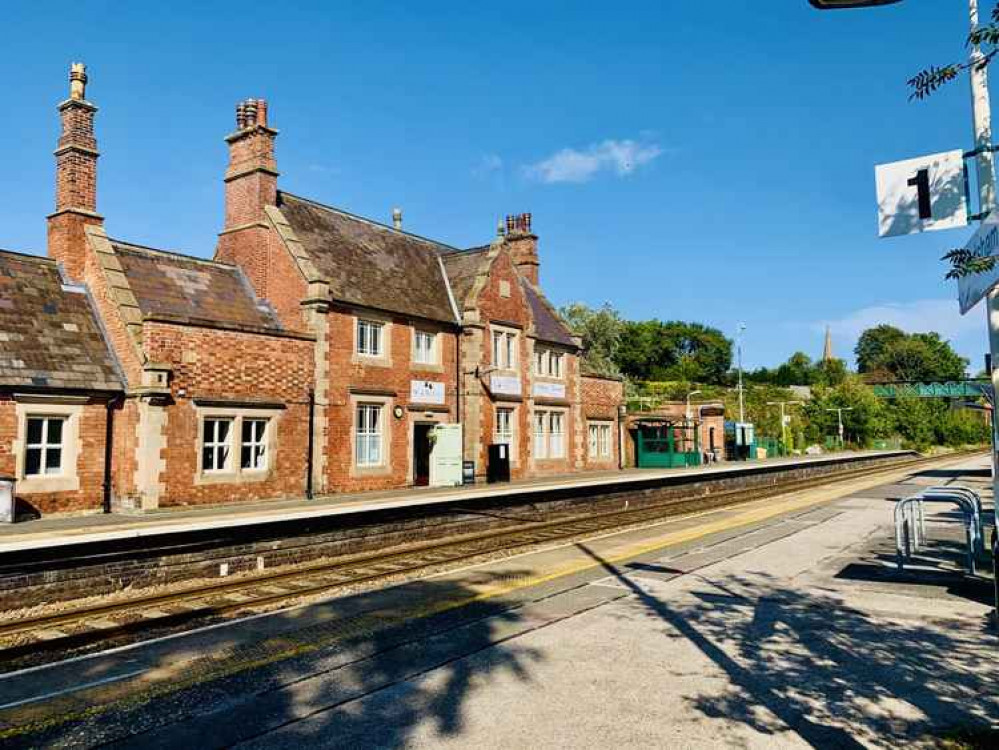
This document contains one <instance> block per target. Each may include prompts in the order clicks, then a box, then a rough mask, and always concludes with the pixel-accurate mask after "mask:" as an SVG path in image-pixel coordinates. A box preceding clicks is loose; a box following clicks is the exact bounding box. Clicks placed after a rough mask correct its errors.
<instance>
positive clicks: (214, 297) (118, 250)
mask: <svg viewBox="0 0 999 750" xmlns="http://www.w3.org/2000/svg"><path fill="white" fill-rule="evenodd" d="M111 244H112V246H113V247H114V250H115V254H116V255H117V256H118V260H119V261H121V265H122V269H123V270H124V273H125V276H126V277H127V279H128V284H129V286H130V287H131V289H132V293H133V294H135V298H136V300H137V301H138V303H139V309H140V310H141V311H142V314H143V315H144V316H146V315H148V316H152V317H160V318H164V319H167V320H173V321H177V322H180V323H193V324H197V325H206V326H220V327H233V328H239V329H245V330H253V331H264V332H267V331H272V332H277V331H282V330H283V329H282V327H281V323H280V321H279V320H278V318H277V316H276V315H275V313H274V311H273V310H272V309H271V308H270V306H269V305H268V304H267V303H266V302H264V301H262V300H260V299H259V298H258V297H257V296H256V294H255V293H254V291H253V288H252V287H251V286H250V284H249V282H248V281H247V280H246V277H245V276H244V275H243V272H242V271H241V270H240V269H239V268H238V267H237V266H233V265H229V264H228V263H220V262H218V261H208V260H201V259H199V258H191V257H188V256H184V255H176V254H174V253H166V252H163V251H160V250H153V249H152V248H148V247H142V246H140V245H132V244H128V243H125V242H120V241H118V240H111Z"/></svg>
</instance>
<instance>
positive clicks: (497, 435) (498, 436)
mask: <svg viewBox="0 0 999 750" xmlns="http://www.w3.org/2000/svg"><path fill="white" fill-rule="evenodd" d="M500 414H503V415H505V420H501V419H500ZM503 421H506V427H507V429H506V430H501V429H500V425H501V422H503ZM516 441H517V408H516V407H514V406H497V407H496V413H495V418H494V424H493V444H494V445H501V444H505V445H509V446H510V452H511V455H512V454H513V453H514V448H515V446H516V444H517V443H516Z"/></svg>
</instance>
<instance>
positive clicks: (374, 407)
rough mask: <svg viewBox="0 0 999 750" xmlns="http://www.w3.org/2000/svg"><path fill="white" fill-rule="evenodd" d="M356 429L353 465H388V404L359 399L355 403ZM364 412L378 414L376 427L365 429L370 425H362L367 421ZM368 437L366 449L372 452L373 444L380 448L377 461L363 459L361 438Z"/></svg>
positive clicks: (376, 466)
mask: <svg viewBox="0 0 999 750" xmlns="http://www.w3.org/2000/svg"><path fill="white" fill-rule="evenodd" d="M353 406H354V429H353V435H352V437H353V440H352V441H351V442H352V443H353V445H352V450H353V454H354V455H353V465H354V466H355V467H357V468H358V469H361V470H370V469H380V468H383V467H385V466H386V463H387V462H386V450H385V409H386V404H384V403H382V402H378V401H364V400H358V401H357V402H356V403H355V404H354V405H353ZM364 413H369V414H372V413H373V414H377V419H376V420H374V421H375V422H377V424H376V425H375V427H376V429H364V431H363V432H362V427H364V428H368V427H369V425H362V422H364V421H366V420H365V419H364V417H363V416H362V415H363V414H364ZM362 438H365V439H366V451H367V452H368V453H369V454H370V451H371V448H372V446H376V447H377V449H378V459H377V461H370V460H368V461H364V462H362V461H361V444H362V443H361V440H362Z"/></svg>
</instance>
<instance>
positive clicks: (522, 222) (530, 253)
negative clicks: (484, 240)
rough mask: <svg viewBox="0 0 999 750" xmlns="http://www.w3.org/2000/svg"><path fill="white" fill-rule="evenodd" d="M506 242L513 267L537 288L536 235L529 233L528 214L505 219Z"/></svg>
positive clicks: (538, 264) (529, 217)
mask: <svg viewBox="0 0 999 750" xmlns="http://www.w3.org/2000/svg"><path fill="white" fill-rule="evenodd" d="M506 241H507V246H508V247H509V248H510V255H511V256H512V257H513V263H514V265H515V266H517V269H518V270H519V271H520V273H521V275H522V276H523V277H524V278H525V279H527V280H528V281H530V282H531V283H532V284H534V286H537V285H538V276H539V267H540V265H541V261H540V260H539V259H538V235H536V234H534V233H533V232H532V231H531V215H530V214H516V215H514V216H507V217H506Z"/></svg>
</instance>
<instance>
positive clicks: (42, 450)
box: [23, 412, 69, 480]
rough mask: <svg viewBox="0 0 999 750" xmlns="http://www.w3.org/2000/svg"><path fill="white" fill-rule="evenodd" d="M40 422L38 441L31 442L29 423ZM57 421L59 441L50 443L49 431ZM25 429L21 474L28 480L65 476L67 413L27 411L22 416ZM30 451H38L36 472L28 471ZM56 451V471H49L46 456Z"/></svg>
mask: <svg viewBox="0 0 999 750" xmlns="http://www.w3.org/2000/svg"><path fill="white" fill-rule="evenodd" d="M33 421H34V422H41V423H42V426H41V435H40V442H35V443H33V442H31V423H32V422H33ZM54 423H58V424H59V425H60V427H59V442H58V443H52V442H49V437H50V433H51V425H52V424H54ZM24 424H25V431H24V451H23V452H24V458H23V461H24V463H23V466H24V469H23V476H24V478H25V479H28V480H37V479H53V478H59V477H64V476H66V436H67V433H68V428H69V415H67V414H36V413H34V412H31V413H28V414H27V415H25V418H24ZM32 451H38V454H39V455H38V467H39V469H40V470H39V471H37V472H31V473H29V472H28V464H29V460H28V455H29V453H31V452H32ZM56 451H58V454H59V466H58V470H57V471H49V470H48V469H49V463H48V457H49V454H50V453H51V452H56Z"/></svg>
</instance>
